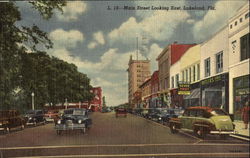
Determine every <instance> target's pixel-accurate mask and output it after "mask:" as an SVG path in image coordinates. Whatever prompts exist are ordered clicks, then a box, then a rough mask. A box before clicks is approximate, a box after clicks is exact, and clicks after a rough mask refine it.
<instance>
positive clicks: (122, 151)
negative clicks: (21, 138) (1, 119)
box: [0, 144, 249, 157]
mask: <svg viewBox="0 0 250 158" xmlns="http://www.w3.org/2000/svg"><path fill="white" fill-rule="evenodd" d="M236 145H237V148H235V147H236ZM0 152H1V154H2V156H3V157H16V156H19V157H24V156H25V157H26V156H27V157H32V156H67V155H89V157H91V156H95V155H96V156H100V155H110V156H111V155H113V157H115V156H117V155H124V156H125V155H150V154H151V155H153V154H155V155H158V156H162V155H164V154H165V155H169V156H170V155H172V156H180V154H182V155H187V156H188V155H189V156H191V155H193V156H198V155H200V156H208V155H212V153H213V154H214V156H216V154H217V155H219V156H222V153H224V157H227V156H226V155H228V154H229V153H230V154H243V155H246V153H248V156H249V145H247V144H158V145H157V144H147V145H143V144H137V145H136V144H134V145H75V146H47V147H45V146H43V147H26V148H5V149H1V150H0Z"/></svg>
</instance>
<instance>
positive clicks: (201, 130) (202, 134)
mask: <svg viewBox="0 0 250 158" xmlns="http://www.w3.org/2000/svg"><path fill="white" fill-rule="evenodd" d="M194 133H195V134H196V135H197V136H198V137H199V138H201V139H204V138H205V136H206V132H205V129H204V128H202V127H199V128H196V129H195V130H194Z"/></svg>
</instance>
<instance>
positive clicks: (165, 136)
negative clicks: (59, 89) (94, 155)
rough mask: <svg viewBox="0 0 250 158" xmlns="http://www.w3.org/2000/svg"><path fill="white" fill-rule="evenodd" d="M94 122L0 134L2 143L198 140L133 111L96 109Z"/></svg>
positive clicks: (104, 142) (53, 143)
mask: <svg viewBox="0 0 250 158" xmlns="http://www.w3.org/2000/svg"><path fill="white" fill-rule="evenodd" d="M91 117H92V119H93V125H92V128H91V129H90V130H87V133H86V134H82V133H80V132H79V131H69V132H64V133H63V134H62V135H56V131H55V129H54V124H46V125H41V126H37V127H30V128H26V129H25V130H23V131H18V132H11V133H10V134H6V135H3V136H2V137H1V138H0V142H1V143H0V147H11V146H13V147H15V146H44V145H65V144H66V145H75V144H76V145H77V144H138V143H141V144H159V143H195V142H196V141H197V139H195V138H190V137H187V136H185V135H182V136H180V135H173V134H171V133H170V131H169V129H168V128H166V127H162V126H159V125H158V124H154V123H152V122H151V121H148V120H144V119H141V118H138V117H135V116H133V115H128V116H127V118H123V117H118V118H116V117H115V114H114V113H105V114H103V113H93V114H92V116H91Z"/></svg>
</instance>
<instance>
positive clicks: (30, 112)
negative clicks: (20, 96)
mask: <svg viewBox="0 0 250 158" xmlns="http://www.w3.org/2000/svg"><path fill="white" fill-rule="evenodd" d="M26 114H36V111H28V112H27V113H26Z"/></svg>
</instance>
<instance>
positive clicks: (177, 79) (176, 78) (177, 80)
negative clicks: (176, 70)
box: [175, 74, 179, 87]
mask: <svg viewBox="0 0 250 158" xmlns="http://www.w3.org/2000/svg"><path fill="white" fill-rule="evenodd" d="M178 83H179V74H177V75H175V86H176V87H177V86H178Z"/></svg>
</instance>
